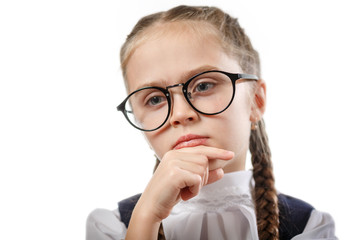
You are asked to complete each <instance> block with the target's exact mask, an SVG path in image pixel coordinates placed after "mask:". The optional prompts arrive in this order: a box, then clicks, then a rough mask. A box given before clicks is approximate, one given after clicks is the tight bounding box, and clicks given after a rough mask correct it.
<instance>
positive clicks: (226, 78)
mask: <svg viewBox="0 0 360 240" xmlns="http://www.w3.org/2000/svg"><path fill="white" fill-rule="evenodd" d="M238 80H239V81H240V82H249V81H257V80H258V78H257V76H255V75H250V74H240V73H228V72H224V71H218V70H211V71H206V72H202V73H199V74H196V75H195V76H193V77H191V78H190V79H189V80H188V81H186V82H185V83H179V84H175V85H171V86H167V87H165V88H161V87H144V88H141V89H138V90H136V91H134V92H132V93H130V94H129V95H128V96H127V97H126V98H125V100H124V101H123V102H122V103H121V104H120V105H119V106H118V107H117V110H118V111H121V112H122V113H123V114H124V116H125V118H126V119H127V120H128V122H129V123H130V124H131V125H132V126H133V127H135V128H137V129H139V130H141V131H154V130H157V129H159V128H160V127H162V126H163V125H164V124H165V122H166V121H167V120H168V118H169V116H170V111H171V97H170V92H169V89H170V88H174V87H179V86H182V92H183V94H184V97H185V99H186V101H187V102H188V103H189V104H190V106H191V107H192V108H193V109H194V110H195V111H197V112H199V113H201V114H204V115H216V114H219V113H222V112H224V111H225V110H226V109H227V108H228V107H229V106H230V105H231V103H232V101H233V99H234V96H235V83H236V81H238Z"/></svg>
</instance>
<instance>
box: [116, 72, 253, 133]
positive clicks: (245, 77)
mask: <svg viewBox="0 0 360 240" xmlns="http://www.w3.org/2000/svg"><path fill="white" fill-rule="evenodd" d="M211 72H217V73H222V74H225V75H226V76H228V77H229V78H230V80H231V82H232V87H233V94H232V97H231V100H230V101H229V104H228V105H227V106H226V107H225V108H224V109H223V110H221V111H219V112H216V113H205V112H202V111H200V110H198V109H197V108H196V107H194V105H193V104H192V103H191V101H190V99H189V97H188V91H187V88H188V86H189V84H190V82H191V81H192V80H194V79H195V78H197V77H198V76H200V75H203V74H206V73H211ZM237 80H242V81H241V82H250V81H257V80H259V79H258V77H257V76H256V75H252V74H246V73H229V72H224V71H220V70H209V71H205V72H201V73H198V74H196V75H195V76H192V77H191V78H190V79H189V80H187V81H186V82H185V83H178V84H174V85H170V86H167V87H166V88H162V87H143V88H140V89H138V90H135V91H134V92H132V93H130V94H129V95H128V96H127V97H126V98H125V99H124V101H122V102H121V103H120V105H119V106H117V108H116V109H117V110H118V111H121V112H122V113H123V114H124V116H125V118H126V120H127V121H128V122H129V123H130V124H131V125H132V126H133V127H135V128H136V129H139V130H141V131H144V132H151V131H155V130H158V129H159V128H161V127H162V126H163V125H164V124H165V123H166V121H167V120H168V118H169V116H170V112H171V97H170V92H169V89H170V88H174V87H179V86H182V93H183V94H184V97H185V99H186V101H187V102H188V103H189V105H190V106H191V107H192V108H193V109H194V110H195V111H197V112H198V113H201V114H204V115H216V114H220V113H222V112H224V111H225V110H226V109H228V107H229V106H230V105H231V103H232V102H233V100H234V96H235V89H236V88H235V83H236V81H237ZM144 89H156V90H159V91H161V92H162V93H164V95H165V96H166V99H167V102H168V114H167V115H166V118H165V120H164V122H163V123H161V124H160V126H158V127H156V128H153V129H149V130H147V129H142V128H140V127H138V126H136V125H135V124H134V123H133V122H132V121H131V120H130V119H129V117H128V116H127V112H130V111H126V110H125V105H126V102H127V100H128V99H129V98H130V97H131V96H132V95H133V94H135V93H137V92H139V91H142V90H144Z"/></svg>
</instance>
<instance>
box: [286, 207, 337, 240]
mask: <svg viewBox="0 0 360 240" xmlns="http://www.w3.org/2000/svg"><path fill="white" fill-rule="evenodd" d="M305 239H307V240H309V239H314V240H315V239H318V240H320V239H324V240H325V239H326V240H337V239H338V238H337V237H336V236H335V222H334V220H333V218H332V217H331V215H330V214H328V213H324V212H320V211H317V210H313V211H312V212H311V215H310V218H309V220H308V222H307V224H306V226H305V229H304V232H303V233H301V234H299V235H297V236H295V237H293V238H292V240H305Z"/></svg>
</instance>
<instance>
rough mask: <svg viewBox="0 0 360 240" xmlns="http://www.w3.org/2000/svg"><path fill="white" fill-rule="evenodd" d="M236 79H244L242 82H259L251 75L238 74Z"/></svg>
mask: <svg viewBox="0 0 360 240" xmlns="http://www.w3.org/2000/svg"><path fill="white" fill-rule="evenodd" d="M238 79H244V80H256V81H257V80H259V78H258V77H257V76H255V75H252V74H246V73H239V74H238Z"/></svg>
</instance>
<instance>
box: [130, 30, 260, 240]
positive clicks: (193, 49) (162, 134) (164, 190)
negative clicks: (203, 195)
mask: <svg viewBox="0 0 360 240" xmlns="http://www.w3.org/2000/svg"><path fill="white" fill-rule="evenodd" d="M156 28H161V30H162V34H161V35H160V36H158V37H156V38H153V39H150V40H148V41H146V42H144V43H142V44H141V45H140V46H138V47H137V48H136V50H135V51H134V52H133V54H132V56H131V57H130V59H129V62H128V65H127V81H128V87H129V91H130V92H132V91H134V90H136V89H139V88H140V87H143V86H161V87H165V86H169V85H173V84H177V83H180V82H185V81H186V80H187V79H188V78H189V77H191V76H192V75H195V74H196V73H200V72H202V71H204V70H211V69H218V70H223V71H227V72H232V73H242V72H243V71H242V70H241V68H240V66H239V64H238V63H237V61H236V60H235V59H234V58H233V57H231V56H229V55H228V54H226V53H225V52H224V50H223V49H222V48H221V45H220V44H219V43H218V41H217V39H216V38H215V37H213V36H206V35H202V36H197V37H194V34H193V33H190V32H188V31H184V26H183V25H181V24H179V23H171V24H163V25H160V26H157V27H156ZM156 28H152V29H150V30H148V31H149V32H151V31H156V30H159V29H156ZM249 84H250V83H240V84H236V94H235V98H234V101H233V103H232V105H231V106H230V107H229V108H228V109H227V110H226V111H225V112H223V113H221V114H218V115H213V116H207V115H202V114H199V113H198V112H196V111H195V110H193V109H192V108H191V107H190V105H189V104H188V103H187V102H186V100H185V98H184V96H183V94H182V92H181V87H177V88H172V89H171V90H170V91H171V94H172V100H173V101H172V104H173V106H172V112H171V115H170V118H169V120H168V121H167V123H166V124H165V125H164V126H163V127H162V128H160V129H159V130H156V131H153V132H146V133H145V137H146V138H147V140H148V142H149V144H150V146H151V147H152V149H153V150H154V152H155V153H156V155H157V156H158V157H159V159H161V163H160V165H159V167H158V168H157V170H156V172H155V173H154V175H153V177H152V179H151V180H150V182H149V184H148V185H147V187H146V189H145V191H144V192H143V194H142V196H141V198H140V199H139V201H138V203H137V205H136V207H135V209H134V212H133V215H132V218H131V221H130V225H129V228H128V232H127V237H126V238H127V239H156V238H157V234H158V229H159V226H160V223H161V220H162V219H164V218H166V217H167V216H168V215H169V214H170V212H171V209H172V208H173V207H174V206H175V205H176V204H177V203H178V202H179V201H180V200H181V199H183V200H188V199H190V198H192V197H194V196H196V195H197V194H198V193H199V191H200V189H201V187H202V186H204V185H206V184H210V183H212V182H215V181H217V180H219V179H221V178H222V176H223V174H224V173H227V172H233V171H240V170H244V169H245V159H246V152H247V149H248V145H249V137H250V128H251V122H255V121H257V120H259V119H260V118H261V116H262V114H263V113H264V111H265V93H266V87H265V83H264V82H263V81H262V80H260V81H258V82H256V83H255V84H256V87H255V91H251V90H250V85H249ZM249 93H251V94H249ZM251 98H253V99H251ZM252 100H253V101H252ZM251 102H255V105H253V104H251ZM187 134H196V135H201V136H204V137H205V138H206V140H205V141H204V142H202V144H201V145H198V146H192V147H186V148H181V149H173V147H174V144H175V142H176V141H177V140H178V139H179V138H180V137H181V136H184V135H187Z"/></svg>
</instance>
